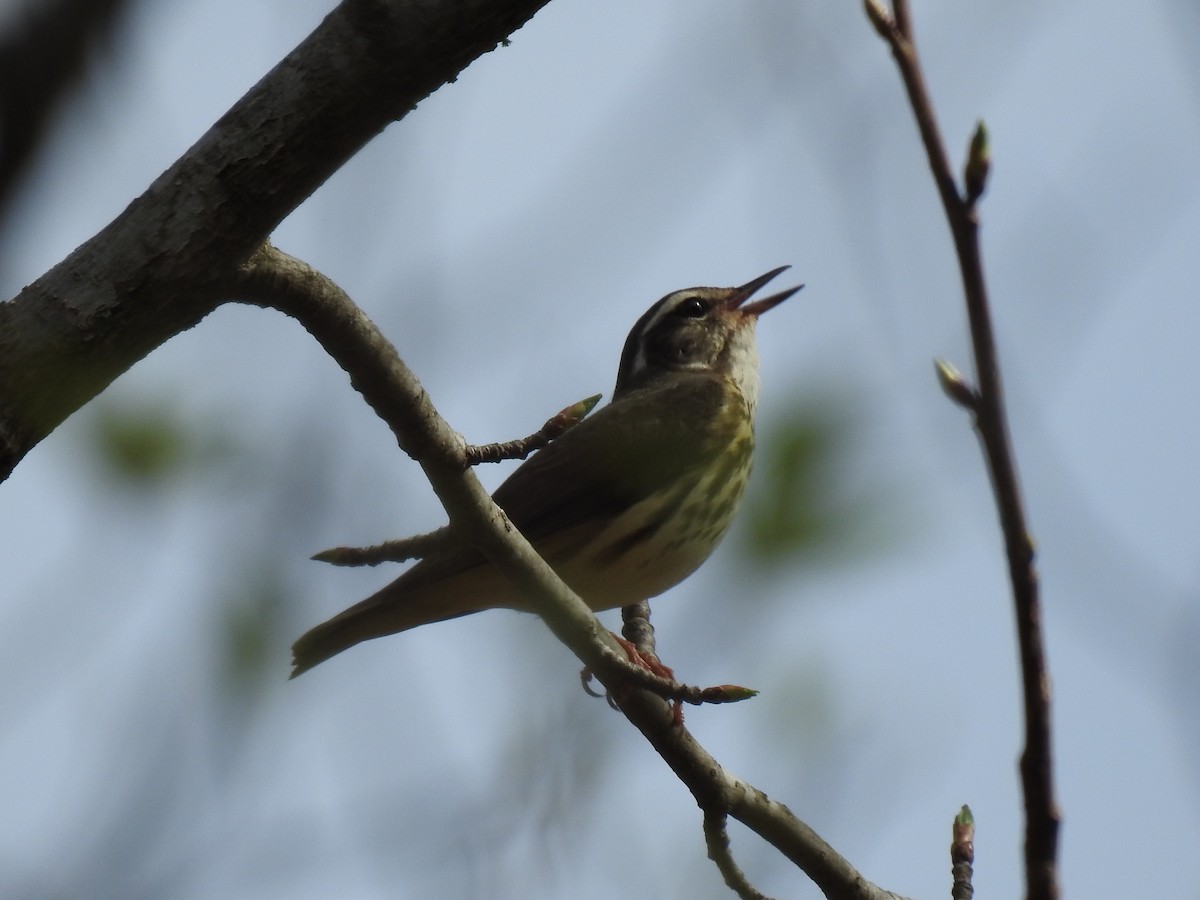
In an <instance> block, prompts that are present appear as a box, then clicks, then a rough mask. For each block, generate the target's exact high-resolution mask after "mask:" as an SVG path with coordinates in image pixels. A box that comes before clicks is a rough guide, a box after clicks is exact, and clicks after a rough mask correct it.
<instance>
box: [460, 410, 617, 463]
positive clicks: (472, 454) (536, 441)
mask: <svg viewBox="0 0 1200 900" xmlns="http://www.w3.org/2000/svg"><path fill="white" fill-rule="evenodd" d="M600 397H601V395H600V394H593V395H592V396H591V397H588V398H587V399H585V400H580V401H579V402H578V403H572V404H571V405H570V406H568V407H565V408H564V409H562V410H560V411H559V412H557V413H555V414H554V415H553V416H551V417H550V418H549V419H547V420H546V424H545V425H543V426H542V427H541V428H539V429H538V430H537V431H535V432H534V433H533V434H531V435H529V436H528V437H523V438H520V439H518V440H515V441H501V442H499V443H495V444H468V445H467V446H466V448H465V449H464V450H463V456H464V457H465V459H466V464H467V465H468V466H477V465H479V464H480V463H495V462H503V461H504V460H506V459H524V458H525V457H527V456H528V455H529V454H530V453H532V452H533V451H534V450H541V449H542V448H543V447H545V446H546V445H547V444H549V443H550V442H551V441H553V440H555V439H557V438H560V437H562V435H563V434H564V432H566V431H569V430H570V429H572V428H574V427H575V426H576V425H578V424H579V423H580V422H582V421H583V420H584V418H585V417H586V416H587V414H588V413H590V412H591V411H592V410H593V409H594V408H595V406H596V404H597V403H599V402H600Z"/></svg>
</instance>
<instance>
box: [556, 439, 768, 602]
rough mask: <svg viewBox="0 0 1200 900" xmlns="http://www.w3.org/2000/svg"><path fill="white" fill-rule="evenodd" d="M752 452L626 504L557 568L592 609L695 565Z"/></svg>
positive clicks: (725, 513) (653, 587)
mask: <svg viewBox="0 0 1200 900" xmlns="http://www.w3.org/2000/svg"><path fill="white" fill-rule="evenodd" d="M749 473H750V466H749V453H746V454H745V455H744V456H743V455H742V454H737V455H735V456H734V457H733V458H732V459H731V460H730V464H729V465H725V466H715V467H712V468H711V469H709V470H708V471H707V472H704V473H702V474H701V475H700V476H699V477H698V478H694V479H688V480H686V481H685V483H684V484H682V485H678V486H674V487H673V488H671V489H667V490H664V491H661V492H659V493H658V494H655V495H652V496H650V497H648V498H646V499H645V500H642V501H641V502H639V503H637V504H635V505H634V506H632V507H630V508H629V509H628V510H626V511H625V512H624V513H622V514H621V515H620V516H619V517H618V518H617V519H616V520H615V521H613V522H612V523H610V524H609V525H608V526H607V527H605V528H604V529H603V530H601V531H600V532H599V533H598V534H597V535H596V536H595V537H594V538H593V539H592V540H589V541H588V542H587V544H586V545H585V546H584V547H583V548H581V549H580V551H579V552H578V553H576V554H571V558H569V559H566V560H563V561H562V562H561V563H560V564H559V565H557V566H556V567H555V568H556V570H557V571H558V573H559V574H560V575H561V576H562V578H563V580H564V581H566V582H567V584H569V585H570V586H571V588H572V589H573V590H574V591H575V592H576V593H578V594H579V595H580V597H582V598H583V599H584V601H585V602H587V604H588V605H589V606H590V607H591V608H592V609H596V610H601V609H612V608H614V607H617V606H627V605H629V604H630V603H635V602H637V601H640V600H645V599H648V598H650V597H655V596H657V595H659V594H661V593H662V592H663V591H666V590H668V589H670V588H672V587H674V586H675V585H677V584H678V583H679V582H681V581H683V579H685V578H687V576H689V575H690V574H692V572H694V571H695V570H696V569H697V568H698V567H699V566H700V564H701V563H703V562H704V561H705V560H706V559H708V557H709V555H711V553H712V552H713V550H714V549H716V546H717V544H719V543H720V541H721V538H723V537H724V536H725V532H726V531H728V529H729V525H730V524H731V523H732V521H733V516H734V512H735V511H736V510H737V506H738V502H739V501H740V500H741V497H742V493H743V491H744V490H745V486H746V480H747V477H748V476H749Z"/></svg>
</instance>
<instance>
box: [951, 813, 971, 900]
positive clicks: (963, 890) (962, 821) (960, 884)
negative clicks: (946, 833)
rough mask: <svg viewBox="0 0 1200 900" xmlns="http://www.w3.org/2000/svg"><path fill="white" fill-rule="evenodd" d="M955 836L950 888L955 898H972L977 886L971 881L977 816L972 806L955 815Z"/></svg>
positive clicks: (952, 847) (952, 841)
mask: <svg viewBox="0 0 1200 900" xmlns="http://www.w3.org/2000/svg"><path fill="white" fill-rule="evenodd" d="M952 833H953V838H952V840H951V842H950V872H951V874H952V875H953V876H954V884H953V886H952V887H951V888H950V896H951V897H952V898H953V900H971V898H972V897H973V896H975V886H974V885H973V884H972V883H971V878H972V876H973V874H974V869H973V867H974V865H975V817H974V816H973V815H972V814H971V807H969V806H967V805H966V804H965V803H964V804H963V808H962V809H961V810H960V811H959V813H958V815H957V816H955V817H954V827H953V832H952Z"/></svg>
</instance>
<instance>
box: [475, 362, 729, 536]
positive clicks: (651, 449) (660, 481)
mask: <svg viewBox="0 0 1200 900" xmlns="http://www.w3.org/2000/svg"><path fill="white" fill-rule="evenodd" d="M728 399H729V396H728V393H727V389H726V385H725V384H723V382H722V379H720V378H719V377H717V376H711V375H707V374H703V373H696V374H695V375H693V376H689V377H687V380H686V383H685V384H680V383H679V382H678V381H673V382H671V383H669V384H667V385H665V386H662V387H648V388H643V389H641V390H638V391H634V392H632V393H630V394H627V395H625V396H624V397H622V398H621V399H620V400H619V401H618V402H616V403H610V404H609V405H608V406H606V407H604V408H603V409H601V410H600V411H599V412H597V413H595V414H594V415H592V416H591V417H589V418H587V419H584V420H583V421H582V422H581V423H579V424H578V425H576V426H575V427H574V428H572V429H571V430H570V431H568V432H567V433H566V434H564V435H563V436H562V437H560V438H558V439H557V440H556V441H554V442H553V443H552V444H550V445H549V446H548V447H545V448H544V449H542V450H539V451H538V452H537V453H536V454H534V456H532V457H531V458H530V459H529V460H528V461H527V462H525V463H524V464H523V465H522V466H521V467H520V468H519V469H517V470H516V471H515V472H513V474H512V475H511V476H510V477H509V478H508V480H507V481H505V482H504V483H503V484H502V485H500V487H499V488H498V489H497V490H496V492H495V493H494V494H493V495H492V498H493V499H494V500H495V501H496V503H497V504H498V505H499V506H500V508H501V509H503V510H504V511H505V513H507V515H508V517H509V518H510V519H511V520H512V522H513V524H514V525H516V526H517V528H518V529H519V530H520V531H521V533H522V534H524V535H525V537H527V538H528V539H529V540H530V541H532V542H533V543H535V544H536V543H538V542H539V539H542V538H545V537H547V536H549V535H553V534H556V533H559V532H562V531H564V530H566V529H569V528H571V527H573V526H576V525H579V524H580V523H583V522H586V521H588V520H592V519H603V518H606V517H608V516H611V515H613V514H615V513H617V512H619V511H620V510H622V509H626V508H628V507H629V506H631V505H633V504H634V503H636V502H638V501H639V500H643V499H645V498H647V497H649V496H651V495H652V494H654V493H656V492H657V491H659V490H661V489H662V488H664V487H666V486H668V485H670V484H671V483H673V482H674V480H675V479H676V478H677V477H678V476H679V475H680V474H681V473H682V472H684V471H686V470H689V469H692V468H694V467H696V466H699V465H701V464H703V462H704V461H705V460H706V459H710V458H711V454H713V453H716V452H720V451H719V449H718V448H716V447H714V446H713V443H714V441H717V440H719V435H718V433H717V432H716V430H715V429H714V428H713V423H714V422H716V421H718V420H719V419H720V412H721V409H722V406H723V404H725V403H726V402H728Z"/></svg>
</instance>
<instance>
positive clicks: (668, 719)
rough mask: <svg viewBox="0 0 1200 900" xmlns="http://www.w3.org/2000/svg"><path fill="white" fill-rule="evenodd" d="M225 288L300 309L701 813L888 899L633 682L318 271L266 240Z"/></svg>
mask: <svg viewBox="0 0 1200 900" xmlns="http://www.w3.org/2000/svg"><path fill="white" fill-rule="evenodd" d="M228 288H229V290H230V292H231V293H236V294H237V295H238V296H239V297H241V298H242V299H244V300H246V301H248V302H251V303H254V304H256V305H259V306H264V307H272V308H275V309H279V310H280V311H282V312H285V313H287V314H288V315H290V316H293V317H294V318H296V319H297V321H299V322H300V323H301V324H302V325H303V326H304V327H305V328H306V329H308V331H309V332H310V333H311V334H312V335H313V337H314V338H316V340H317V341H318V342H319V343H320V344H321V346H322V347H323V348H324V349H325V350H326V352H328V353H329V354H330V356H332V357H333V358H334V359H335V360H336V361H337V362H338V364H339V365H341V366H342V368H343V369H345V370H346V372H347V373H348V374H349V375H350V381H351V384H353V385H354V387H355V388H356V389H357V390H358V391H359V392H360V393H361V394H362V395H363V398H364V399H365V400H366V401H367V403H368V404H369V405H370V406H371V408H372V409H373V410H374V411H375V412H376V414H377V415H379V416H380V418H381V419H383V420H384V421H385V422H386V423H387V424H388V426H389V427H390V428H391V429H392V431H393V433H394V434H395V435H396V439H397V441H398V443H399V444H400V446H401V448H402V449H404V450H405V452H407V453H408V454H409V455H410V456H412V457H413V458H414V459H415V460H416V461H417V462H418V463H419V464H420V466H421V468H422V469H423V470H424V472H425V474H426V476H427V477H428V479H429V482H430V484H431V485H432V486H433V489H434V491H435V492H436V493H437V495H438V497H439V499H440V500H441V501H442V503H443V505H444V506H445V507H446V511H447V513H448V514H449V516H450V522H451V527H452V528H454V529H455V530H456V533H457V534H460V535H461V536H462V539H463V540H464V541H466V542H468V543H470V544H473V545H474V546H476V547H478V548H479V550H480V551H481V552H482V553H483V554H484V555H485V556H486V557H487V559H488V561H489V562H490V563H491V564H492V565H493V566H495V567H496V569H497V570H498V571H499V572H500V573H501V574H502V575H504V576H505V577H506V578H509V579H510V580H511V581H512V582H513V583H514V584H515V585H517V587H518V588H519V589H521V590H522V591H523V592H524V594H525V595H526V597H527V598H528V599H529V601H530V603H531V604H533V605H534V607H535V608H536V610H537V612H538V614H539V615H540V616H541V617H542V619H543V621H545V623H546V625H547V626H548V627H549V628H550V630H551V631H552V632H553V633H554V634H555V636H556V637H557V638H558V639H559V640H560V641H562V643H563V644H565V645H566V646H567V647H569V648H570V649H571V650H572V651H573V652H574V653H575V655H576V656H578V657H579V659H580V660H582V661H583V663H584V664H585V665H586V666H587V667H588V668H589V669H591V670H592V671H593V672H595V673H596V675H597V677H598V678H599V679H600V681H601V683H603V684H604V685H605V687H606V688H608V689H609V691H610V692H611V691H613V690H614V689H617V688H622V689H624V691H625V693H624V694H623V695H622V698H621V704H620V708H621V712H622V713H624V715H625V716H626V717H627V718H628V719H629V720H630V721H631V722H632V723H633V724H634V725H635V726H636V727H637V728H638V729H639V730H640V731H641V732H642V734H644V735H645V736H646V738H647V740H649V742H650V743H651V745H652V746H653V747H654V748H655V750H657V751H658V753H659V755H660V756H662V758H663V759H664V760H665V761H666V763H667V764H668V765H669V766H670V767H671V769H672V770H673V771H674V772H675V773H676V774H677V775H678V776H679V778H680V779H681V780H682V781H683V782H684V784H686V785H687V787H688V789H689V790H690V791H691V792H692V794H693V796H694V797H695V798H696V802H697V803H698V804H699V806H700V808H701V809H703V810H705V811H706V813H708V814H713V815H716V814H720V813H721V812H722V811H725V812H727V813H728V814H729V815H731V816H733V817H734V818H735V819H737V820H738V821H740V822H742V823H743V824H745V825H746V826H747V827H749V828H750V829H751V830H752V831H754V832H755V833H757V834H759V835H760V836H761V837H763V838H764V839H765V840H767V841H768V842H769V843H771V844H772V845H773V846H775V847H776V848H778V849H779V850H780V851H781V852H782V853H783V854H784V855H785V856H786V857H787V858H788V859H790V860H792V861H793V862H794V863H795V864H796V865H797V866H799V867H800V868H801V869H802V870H803V871H804V872H805V873H806V874H807V875H808V876H809V877H810V878H811V879H812V880H813V881H814V882H815V883H816V884H817V886H818V887H820V889H821V890H822V891H823V892H824V893H825V896H826V897H828V898H830V900H895V898H896V897H897V895H895V894H891V893H889V892H887V891H884V890H883V889H881V888H879V887H877V886H875V885H873V884H871V883H870V882H869V881H867V880H866V879H865V878H864V877H863V876H862V875H861V874H860V873H859V872H857V871H856V870H855V869H854V868H853V866H851V865H850V863H849V862H848V861H846V860H845V859H844V858H843V857H842V856H840V855H839V854H838V853H837V852H836V851H835V850H834V849H833V848H832V847H831V846H829V844H827V843H826V842H825V841H824V840H822V839H821V838H820V836H818V835H817V834H816V832H814V831H813V830H812V829H811V828H809V827H808V826H807V825H805V824H804V823H803V822H801V821H800V820H799V819H797V818H796V817H795V816H794V815H792V813H791V811H790V810H788V808H787V807H785V806H783V805H782V804H780V803H777V802H775V801H773V800H771V799H770V798H768V797H767V795H766V794H764V793H762V792H761V791H759V790H757V789H756V788H754V787H752V786H750V785H748V784H746V783H745V782H743V781H741V780H740V779H738V778H735V777H733V776H732V775H730V774H729V773H728V772H726V771H725V770H724V768H722V767H721V765H720V764H719V763H718V762H717V761H716V760H715V759H713V757H712V756H711V755H710V754H709V753H708V752H707V751H705V750H704V748H702V747H701V746H700V745H699V744H698V743H697V742H696V740H695V738H694V737H692V735H691V733H690V732H688V730H687V729H686V728H683V727H680V726H676V725H674V724H673V717H672V714H671V710H670V707H669V706H668V704H667V702H666V701H665V700H663V699H662V697H660V696H658V695H656V694H654V693H651V692H649V691H643V690H629V683H630V681H634V682H638V681H639V680H646V679H648V678H649V677H651V676H650V673H647V672H644V671H643V670H640V669H638V668H636V667H634V666H632V665H630V664H629V662H628V661H627V660H625V659H624V658H623V654H621V653H620V651H619V649H618V646H617V644H616V641H615V639H614V638H613V636H612V635H611V634H609V633H608V631H607V630H606V629H605V628H604V627H603V626H602V625H601V624H600V622H599V620H598V619H597V618H596V617H595V616H594V615H593V614H592V611H591V610H590V609H589V608H588V607H587V605H586V604H585V603H583V601H582V600H580V599H579V597H578V596H576V595H575V594H574V593H573V592H572V591H571V590H570V589H569V588H567V586H566V585H565V584H563V582H562V580H561V579H560V578H559V577H558V576H557V575H556V574H555V573H554V571H553V570H552V569H551V568H550V567H549V566H548V565H547V564H546V563H545V561H544V560H542V559H541V557H539V556H538V555H537V553H536V551H534V549H533V548H532V547H531V546H530V545H529V543H528V541H526V540H525V539H524V538H523V537H522V536H521V534H520V533H519V532H518V531H517V530H516V529H515V528H513V526H512V523H511V522H509V521H508V518H507V517H506V516H505V515H504V513H503V511H502V510H500V509H499V508H498V507H497V506H496V505H495V504H494V503H493V502H492V500H491V498H490V497H489V496H488V495H487V493H486V491H484V489H483V487H482V486H481V485H480V483H479V480H478V479H477V478H476V477H475V473H474V472H473V471H471V469H470V468H468V467H465V466H464V464H463V460H464V455H463V442H462V439H461V438H459V436H458V435H457V434H456V433H455V432H454V431H453V429H451V428H450V426H449V425H447V424H446V422H445V421H444V420H443V419H442V418H441V416H440V415H438V413H437V411H436V410H435V409H434V407H433V405H432V404H431V403H430V401H429V397H428V396H427V395H426V393H425V391H424V389H423V388H422V387H421V385H420V383H419V382H418V381H417V379H416V377H415V376H414V375H413V374H412V373H411V372H410V371H409V370H408V368H407V367H406V366H405V365H404V363H403V362H402V361H401V360H400V358H399V356H398V355H397V354H396V351H395V348H394V347H392V345H391V344H390V343H388V341H387V340H386V339H385V338H384V337H383V335H381V334H380V333H379V331H378V330H377V329H376V328H375V326H374V324H373V323H371V321H370V320H369V319H368V318H367V317H366V316H365V315H364V314H363V313H362V311H361V310H359V309H358V307H356V306H355V305H354V304H353V302H352V301H351V300H350V299H349V297H347V296H346V294H345V293H344V292H343V291H342V290H341V289H340V288H338V287H337V285H335V284H334V283H333V282H332V281H330V280H329V279H328V278H326V277H325V276H323V275H321V274H320V273H318V272H316V271H315V270H313V269H312V268H311V267H309V266H308V265H306V264H305V263H303V262H301V261H299V260H296V259H294V258H292V257H290V256H288V255H287V254H285V253H282V252H281V251H279V250H276V249H275V248H274V247H272V246H270V245H269V244H268V245H264V246H262V247H261V248H259V250H258V251H257V252H256V253H255V254H254V255H253V256H252V257H251V258H250V259H249V260H248V261H247V263H246V264H245V265H244V266H243V267H242V268H241V269H240V270H239V273H238V276H237V278H236V279H234V280H233V281H232V282H231V283H230V284H229V285H228Z"/></svg>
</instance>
